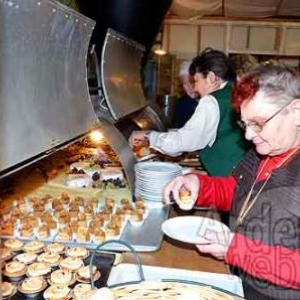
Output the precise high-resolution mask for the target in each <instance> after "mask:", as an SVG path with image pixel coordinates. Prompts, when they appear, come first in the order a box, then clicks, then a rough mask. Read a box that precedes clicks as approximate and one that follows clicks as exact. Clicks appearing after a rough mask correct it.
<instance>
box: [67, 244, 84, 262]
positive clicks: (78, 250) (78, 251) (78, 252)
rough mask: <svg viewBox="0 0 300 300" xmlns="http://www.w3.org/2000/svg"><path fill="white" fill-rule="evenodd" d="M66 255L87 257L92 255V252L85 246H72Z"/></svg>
mask: <svg viewBox="0 0 300 300" xmlns="http://www.w3.org/2000/svg"><path fill="white" fill-rule="evenodd" d="M66 255H67V256H68V257H74V258H81V259H85V258H87V257H88V256H89V255H90V253H89V251H88V250H87V249H86V248H84V247H72V248H69V249H67V250H66Z"/></svg>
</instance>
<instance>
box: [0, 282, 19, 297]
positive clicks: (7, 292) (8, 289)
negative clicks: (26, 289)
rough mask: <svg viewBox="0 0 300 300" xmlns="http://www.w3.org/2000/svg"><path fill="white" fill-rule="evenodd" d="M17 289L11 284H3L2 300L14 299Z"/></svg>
mask: <svg viewBox="0 0 300 300" xmlns="http://www.w3.org/2000/svg"><path fill="white" fill-rule="evenodd" d="M16 291H17V289H16V287H15V286H14V285H13V284H12V283H11V282H5V281H4V282H2V283H1V296H2V299H6V298H8V297H12V296H13V295H14V294H15V293H16Z"/></svg>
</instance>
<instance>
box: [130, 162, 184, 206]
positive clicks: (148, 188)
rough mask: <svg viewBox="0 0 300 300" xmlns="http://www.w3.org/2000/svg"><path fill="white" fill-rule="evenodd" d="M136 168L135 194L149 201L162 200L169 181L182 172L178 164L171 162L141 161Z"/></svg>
mask: <svg viewBox="0 0 300 300" xmlns="http://www.w3.org/2000/svg"><path fill="white" fill-rule="evenodd" d="M134 170H135V196H136V197H142V198H143V199H145V200H148V201H157V202H161V201H162V191H163V188H164V187H165V186H166V184H167V183H168V182H170V181H171V180H172V179H173V178H175V177H177V176H179V175H181V174H182V169H181V167H180V166H179V165H178V164H175V163H169V162H156V161H153V162H152V161H151V162H139V163H137V164H135V166H134Z"/></svg>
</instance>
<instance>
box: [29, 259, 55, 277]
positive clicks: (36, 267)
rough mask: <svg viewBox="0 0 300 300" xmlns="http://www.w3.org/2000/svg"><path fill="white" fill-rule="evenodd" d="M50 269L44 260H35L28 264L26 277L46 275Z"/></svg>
mask: <svg viewBox="0 0 300 300" xmlns="http://www.w3.org/2000/svg"><path fill="white" fill-rule="evenodd" d="M51 271H52V269H51V266H50V264H47V263H45V262H35V263H33V264H31V265H29V266H28V268H27V275H28V277H38V276H48V275H49V274H50V273H51Z"/></svg>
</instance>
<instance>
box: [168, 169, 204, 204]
mask: <svg viewBox="0 0 300 300" xmlns="http://www.w3.org/2000/svg"><path fill="white" fill-rule="evenodd" d="M183 187H184V188H185V189H186V190H187V191H189V193H190V195H189V196H190V199H191V201H193V203H195V202H196V200H197V198H198V193H199V188H200V182H199V179H198V177H197V176H196V175H194V174H188V175H185V176H179V177H176V178H175V179H173V180H172V181H171V182H169V183H168V184H167V185H166V186H165V188H164V190H163V202H164V203H165V204H169V203H170V202H171V201H172V200H175V201H176V202H177V204H178V205H179V204H180V190H181V189H182V188H183ZM171 194H172V195H173V197H172V198H173V199H170V195H171Z"/></svg>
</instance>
